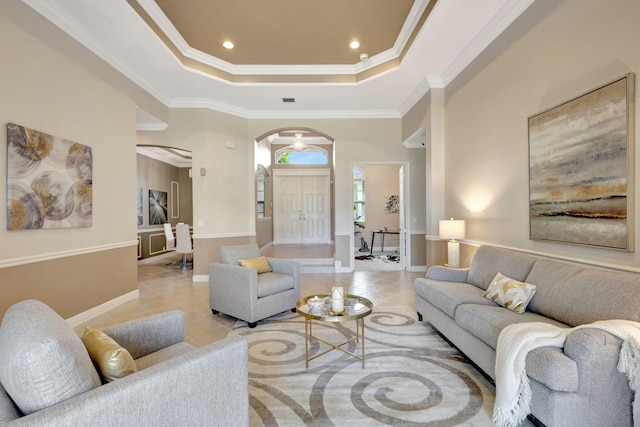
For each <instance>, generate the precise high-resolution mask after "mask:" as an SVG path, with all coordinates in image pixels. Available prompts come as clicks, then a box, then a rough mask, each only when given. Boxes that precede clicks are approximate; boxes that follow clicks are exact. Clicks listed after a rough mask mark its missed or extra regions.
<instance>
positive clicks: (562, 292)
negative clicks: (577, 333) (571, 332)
mask: <svg viewBox="0 0 640 427" xmlns="http://www.w3.org/2000/svg"><path fill="white" fill-rule="evenodd" d="M527 282H529V283H533V284H535V285H536V287H537V290H536V296H535V297H534V298H533V300H532V301H531V303H530V304H529V310H531V311H535V312H536V313H540V314H542V315H545V316H547V317H551V318H553V319H556V320H559V321H561V322H563V323H566V324H568V325H571V326H577V325H581V324H585V323H592V322H595V321H597V320H608V319H626V320H633V321H636V322H637V321H640V310H638V307H640V292H638V289H640V275H638V274H633V273H619V272H614V271H608V270H601V269H597V268H589V267H581V266H575V265H570V264H567V263H563V262H560V261H552V260H540V261H539V262H538V263H536V265H535V266H534V267H533V269H532V270H531V273H530V274H529V276H528V277H527Z"/></svg>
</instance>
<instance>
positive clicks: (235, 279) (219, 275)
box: [209, 262, 258, 298]
mask: <svg viewBox="0 0 640 427" xmlns="http://www.w3.org/2000/svg"><path fill="white" fill-rule="evenodd" d="M209 288H210V290H211V289H213V288H215V291H216V293H218V292H220V293H223V294H233V295H238V294H239V295H244V296H245V297H246V296H247V295H254V296H255V298H258V272H257V271H256V270H255V269H253V268H248V267H242V266H240V265H233V264H222V263H217V262H213V263H211V264H209Z"/></svg>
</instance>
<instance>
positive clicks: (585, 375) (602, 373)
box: [564, 328, 633, 408]
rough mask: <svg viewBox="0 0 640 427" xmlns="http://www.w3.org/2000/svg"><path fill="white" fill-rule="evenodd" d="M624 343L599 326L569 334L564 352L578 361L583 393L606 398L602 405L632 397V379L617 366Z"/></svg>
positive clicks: (628, 399) (627, 399)
mask: <svg viewBox="0 0 640 427" xmlns="http://www.w3.org/2000/svg"><path fill="white" fill-rule="evenodd" d="M621 345H622V340H621V339H620V338H618V337H616V336H614V335H611V334H610V333H608V332H605V331H603V330H600V329H594V328H584V329H578V330H576V331H573V332H571V333H570V334H569V336H568V337H567V340H566V342H565V345H564V353H565V354H566V355H567V357H570V358H571V359H573V360H574V361H575V362H576V366H577V369H578V380H579V387H578V394H579V395H580V396H582V397H585V398H587V399H589V400H592V401H595V400H605V402H603V403H602V405H604V406H605V407H610V408H615V407H616V406H617V405H618V404H619V402H621V401H626V402H627V403H628V402H629V401H631V400H632V398H633V395H632V391H631V389H630V388H629V380H628V379H627V377H626V375H625V374H622V373H621V372H619V371H618V368H617V366H618V360H619V358H620V347H621ZM609 400H612V401H609Z"/></svg>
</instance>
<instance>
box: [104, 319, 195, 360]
mask: <svg viewBox="0 0 640 427" xmlns="http://www.w3.org/2000/svg"><path fill="white" fill-rule="evenodd" d="M100 330H101V331H102V332H104V333H105V334H107V335H109V336H110V337H111V338H113V339H114V340H115V341H116V342H117V343H118V344H120V345H121V346H122V347H124V348H126V349H127V351H129V353H131V356H132V357H133V358H134V359H138V358H140V357H142V356H146V355H147V354H151V353H153V352H155V351H158V350H161V349H163V348H166V347H169V346H171V345H174V344H177V343H180V342H183V341H184V313H183V312H182V311H179V310H172V311H167V312H164V313H160V314H156V315H153V316H147V317H142V318H140V319H135V320H131V321H128V322H124V323H120V324H117V325H112V326H106V327H104V328H100Z"/></svg>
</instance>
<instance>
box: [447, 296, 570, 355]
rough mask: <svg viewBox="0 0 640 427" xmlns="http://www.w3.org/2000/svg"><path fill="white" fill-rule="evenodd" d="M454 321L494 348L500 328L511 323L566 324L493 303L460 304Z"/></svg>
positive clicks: (561, 325) (560, 325)
mask: <svg viewBox="0 0 640 427" xmlns="http://www.w3.org/2000/svg"><path fill="white" fill-rule="evenodd" d="M483 300H485V301H487V300H486V299H484V298H483ZM455 321H456V323H457V324H458V325H460V326H461V327H462V328H464V329H466V330H467V331H468V332H470V333H472V334H473V335H475V336H476V337H477V338H478V339H480V340H482V341H483V342H484V343H485V344H487V345H488V346H489V347H491V348H493V349H494V350H495V348H496V346H497V345H498V336H499V335H500V332H501V331H502V329H504V328H505V327H506V326H508V325H511V324H513V323H527V322H545V323H550V324H552V325H556V326H559V327H566V326H567V325H563V324H562V323H560V322H556V321H554V320H552V319H548V318H546V317H544V316H541V315H539V314H536V313H532V312H530V311H527V312H525V313H523V314H518V313H515V312H513V311H510V310H507V309H505V308H504V307H500V306H497V305H495V304H493V303H491V306H490V307H487V306H482V305H478V304H463V305H460V306H459V307H458V309H457V310H456V315H455Z"/></svg>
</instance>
